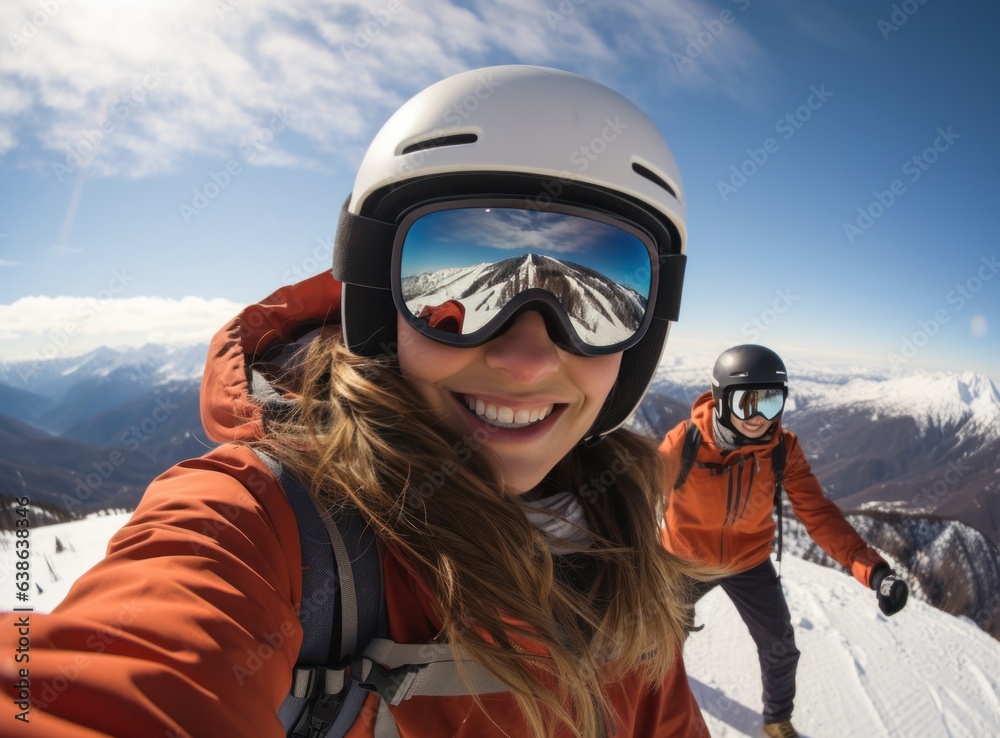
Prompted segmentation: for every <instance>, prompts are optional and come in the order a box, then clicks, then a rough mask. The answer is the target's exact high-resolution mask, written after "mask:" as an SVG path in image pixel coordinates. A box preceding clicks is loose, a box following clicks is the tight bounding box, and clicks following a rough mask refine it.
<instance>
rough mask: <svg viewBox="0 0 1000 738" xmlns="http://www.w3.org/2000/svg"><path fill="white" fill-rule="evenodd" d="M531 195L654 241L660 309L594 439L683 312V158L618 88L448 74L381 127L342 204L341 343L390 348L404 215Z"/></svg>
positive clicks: (645, 380)
mask: <svg viewBox="0 0 1000 738" xmlns="http://www.w3.org/2000/svg"><path fill="white" fill-rule="evenodd" d="M475 197H483V198H521V199H526V200H530V201H532V202H535V203H537V204H538V205H539V207H542V208H544V207H545V206H546V203H555V204H558V205H565V206H570V207H579V208H584V209H587V210H592V211H595V212H598V213H604V214H607V215H609V216H612V217H615V218H618V219H620V220H624V221H627V222H628V223H630V224H634V225H635V227H636V228H638V229H639V230H641V231H643V232H645V233H647V234H649V237H650V239H651V242H652V243H653V244H655V247H656V250H657V252H658V259H659V265H658V274H657V277H656V278H657V279H658V282H657V284H658V291H657V293H656V299H655V302H654V303H653V304H652V305H651V306H650V307H651V309H652V312H653V316H654V317H653V319H652V321H651V322H650V324H649V326H648V328H647V329H646V331H645V333H644V334H643V335H642V337H641V339H640V340H639V341H638V342H637V343H636V344H635V345H634V346H632V347H630V348H627V349H625V350H624V353H623V356H622V364H621V369H620V371H619V375H618V380H617V383H616V385H615V387H614V388H613V389H612V392H611V394H610V395H609V397H608V400H607V402H605V405H604V407H603V409H602V410H601V413H600V414H599V416H598V418H597V420H596V421H595V423H594V426H593V427H592V428H591V429H590V431H589V432H588V434H587V436H588V438H593V437H595V436H601V435H603V434H605V433H608V432H610V431H612V430H614V429H615V428H617V427H619V426H621V425H622V424H623V423H624V422H625V421H626V420H627V419H628V417H629V415H631V414H632V412H633V411H634V410H635V408H636V407H637V406H638V404H639V402H640V401H641V399H642V397H643V395H644V394H645V392H646V389H647V388H648V386H649V383H650V381H651V380H652V377H653V374H654V372H655V371H656V367H657V365H658V363H659V360H660V357H661V355H662V352H663V348H664V346H665V344H666V340H667V333H668V330H669V325H670V322H671V321H675V320H676V319H677V314H678V311H679V308H680V292H681V285H682V284H683V273H684V260H685V257H684V243H685V239H686V236H685V232H686V229H685V205H684V202H683V197H682V186H681V181H680V174H679V172H678V169H677V164H676V161H675V160H674V157H673V154H672V153H671V151H670V148H669V147H668V146H667V143H666V142H665V141H664V139H663V136H662V135H661V134H660V132H659V131H658V130H657V128H656V126H655V125H654V124H653V122H652V121H651V120H650V119H649V118H648V117H647V116H646V115H645V114H644V113H643V112H642V111H641V110H640V109H639V108H638V107H636V106H635V105H634V104H633V103H631V102H630V101H629V100H627V99H626V98H625V97H623V96H621V95H620V94H618V93H617V92H614V91H613V90H611V89H609V88H607V87H605V86H603V85H601V84H598V83H597V82H594V81H593V80H589V79H586V78H584V77H580V76H577V75H575V74H570V73H568V72H563V71H559V70H555V69H547V68H542V67H530V66H517V65H514V66H500V67H488V68H485V69H477V70H472V71H468V72H463V73H461V74H458V75H455V76H453V77H449V78H448V79H445V80H443V81H441V82H438V83H437V84H434V85H432V86H431V87H429V88H427V89H425V90H424V91H422V92H420V93H418V94H417V95H416V96H415V97H413V98H412V99H411V100H409V101H408V102H407V103H405V104H404V105H403V106H402V107H401V108H400V109H399V110H398V111H397V112H396V113H395V114H394V115H393V116H392V117H391V118H390V119H389V121H388V122H387V123H386V124H385V126H383V128H382V130H381V131H380V132H379V133H378V135H377V136H376V138H375V139H374V141H373V142H372V144H371V146H370V148H369V149H368V152H367V154H366V155H365V158H364V160H363V161H362V163H361V166H360V168H359V171H358V176H357V179H356V181H355V184H354V191H353V192H352V194H351V198H350V200H349V201H348V203H347V204H345V206H344V209H343V211H342V213H341V218H340V223H339V225H338V230H337V238H336V248H335V253H334V270H333V273H334V276H335V277H336V278H337V279H338V280H340V281H341V282H343V283H344V291H343V300H342V324H343V331H344V340H345V342H346V343H347V345H348V346H349V347H350V349H351V350H352V351H354V352H355V353H359V354H363V355H376V354H381V353H387V352H391V351H392V350H393V348H394V347H395V341H396V308H395V305H394V302H393V297H392V293H391V289H390V284H389V280H390V274H391V267H390V264H391V254H392V248H393V239H394V234H395V232H396V230H397V226H398V225H399V224H400V223H401V222H402V221H403V219H404V218H405V217H406V216H407V215H408V214H410V213H413V212H414V211H415V209H416V208H418V207H421V206H424V205H427V204H436V203H442V202H446V201H448V200H458V199H468V198H475Z"/></svg>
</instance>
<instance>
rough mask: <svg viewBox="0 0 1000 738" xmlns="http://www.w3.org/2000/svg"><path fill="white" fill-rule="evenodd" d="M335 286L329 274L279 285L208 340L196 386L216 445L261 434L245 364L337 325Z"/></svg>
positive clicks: (203, 416)
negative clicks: (205, 359)
mask: <svg viewBox="0 0 1000 738" xmlns="http://www.w3.org/2000/svg"><path fill="white" fill-rule="evenodd" d="M340 295H341V284H340V282H338V281H337V280H335V279H334V278H333V276H332V274H331V273H330V272H324V273H322V274H317V275H316V276H314V277H310V278H308V279H305V280H303V281H301V282H298V283H296V284H293V285H288V286H286V287H282V288H281V289H279V290H277V291H276V292H274V293H272V294H271V295H269V296H268V297H266V298H264V299H263V300H261V301H260V302H258V303H256V304H254V305H250V306H249V307H247V308H244V309H243V310H242V311H241V312H240V313H239V315H237V316H236V317H235V318H233V319H232V320H231V321H229V323H227V324H226V325H225V326H224V327H223V328H222V329H221V330H219V332H218V333H216V334H215V336H214V337H213V338H212V341H211V343H210V344H209V348H208V359H207V361H206V364H205V373H204V376H203V378H202V382H201V422H202V425H204V427H205V432H206V433H207V434H208V437H209V438H211V439H212V440H213V441H216V442H218V443H227V442H231V441H243V442H245V441H251V440H255V439H258V438H260V437H261V436H263V433H264V424H263V415H262V410H263V408H262V407H261V405H260V403H259V402H258V401H256V400H255V399H254V394H255V390H256V392H259V388H255V384H254V381H253V379H254V378H253V373H252V371H251V365H252V364H253V363H254V362H255V361H259V360H260V359H261V358H262V357H264V356H266V355H267V354H271V353H274V352H275V351H276V350H278V349H279V348H280V347H282V346H285V345H287V344H289V343H292V342H294V341H295V340H296V339H298V338H301V337H302V336H303V335H304V334H305V333H307V332H309V331H310V330H314V329H316V328H318V327H320V326H322V325H339V324H340Z"/></svg>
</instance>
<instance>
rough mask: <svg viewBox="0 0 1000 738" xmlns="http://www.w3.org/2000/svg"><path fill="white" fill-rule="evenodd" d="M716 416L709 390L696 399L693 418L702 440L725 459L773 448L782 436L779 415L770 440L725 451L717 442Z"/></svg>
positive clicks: (692, 410) (692, 413)
mask: <svg viewBox="0 0 1000 738" xmlns="http://www.w3.org/2000/svg"><path fill="white" fill-rule="evenodd" d="M714 416H715V399H714V398H713V397H712V391H711V390H708V391H706V392H704V393H702V394H701V395H700V396H699V397H698V399H697V400H695V401H694V405H692V407H691V419H692V420H693V421H694V423H695V425H697V426H698V430H700V431H701V437H702V441H703V442H704V443H705V444H707V445H708V446H709V447H710V448H711V449H712V451H713V453H715V454H717V455H719V456H722V457H723V459H728V458H729V457H730V456H740V455H744V454H748V453H753V452H755V451H761V450H763V449H769V448H773V447H774V446H776V445H777V443H778V439H779V438H781V417H780V416H779V417H778V420H777V424H776V426H775V429H774V432H773V433H772V434H771V437H770V439H769V440H767V441H765V442H763V443H748V444H746V445H744V446H740V447H739V448H738V449H736V450H734V451H730V452H724V451H723V450H722V449H720V448H719V447H718V446H717V445H716V443H715V428H714V420H713V418H714Z"/></svg>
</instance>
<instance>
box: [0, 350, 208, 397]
mask: <svg viewBox="0 0 1000 738" xmlns="http://www.w3.org/2000/svg"><path fill="white" fill-rule="evenodd" d="M207 354H208V346H207V345H205V344H195V345H191V346H163V345H158V344H147V345H145V346H143V347H141V348H137V349H111V348H106V347H102V348H98V349H94V350H93V351H91V352H89V353H86V354H82V355H80V356H59V357H54V358H51V359H38V360H23V361H0V384H3V385H7V386H9V387H14V388H16V389H21V390H27V391H29V392H33V393H35V394H39V395H44V396H46V397H50V398H53V399H55V400H61V399H62V398H63V396H64V395H65V393H66V392H67V391H69V390H70V389H71V388H72V387H73V386H74V385H78V384H80V383H81V382H84V381H87V380H91V381H98V380H99V381H102V382H105V383H108V382H112V381H115V382H120V383H128V384H137V385H142V386H144V387H147V388H151V387H154V386H158V385H161V384H167V383H169V382H178V381H180V382H192V381H199V380H200V379H201V375H202V371H203V370H204V367H205V359H206V356H207Z"/></svg>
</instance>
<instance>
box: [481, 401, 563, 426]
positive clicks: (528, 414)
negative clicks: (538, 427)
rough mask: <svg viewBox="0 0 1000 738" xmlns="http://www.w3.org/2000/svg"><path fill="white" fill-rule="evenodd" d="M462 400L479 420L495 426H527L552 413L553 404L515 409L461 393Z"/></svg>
mask: <svg viewBox="0 0 1000 738" xmlns="http://www.w3.org/2000/svg"><path fill="white" fill-rule="evenodd" d="M462 402H463V403H465V406H466V407H467V408H469V411H470V412H472V413H473V414H475V416H476V417H477V418H479V420H481V421H482V422H484V423H486V424H487V425H492V426H494V427H495V428H528V427H530V426H532V425H535V424H536V423H540V422H541V421H543V420H545V419H546V418H547V417H548V416H549V415H551V414H552V411H553V409H555V405H553V404H551V403H550V404H548V405H539V406H538V407H533V408H521V409H519V410H515V409H514V408H512V407H507V406H506V405H496V404H494V403H492V402H485V401H483V400H481V399H479V398H478V397H473V396H471V395H462Z"/></svg>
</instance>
